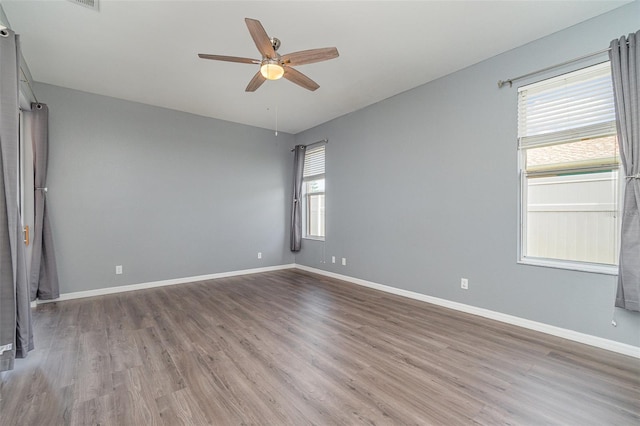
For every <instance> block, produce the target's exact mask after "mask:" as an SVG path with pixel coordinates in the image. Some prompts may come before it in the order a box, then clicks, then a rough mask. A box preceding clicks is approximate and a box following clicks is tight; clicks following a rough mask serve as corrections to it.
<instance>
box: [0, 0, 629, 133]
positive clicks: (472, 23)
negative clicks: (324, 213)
mask: <svg viewBox="0 0 640 426" xmlns="http://www.w3.org/2000/svg"><path fill="white" fill-rule="evenodd" d="M625 3H629V1H628V0H627V1H611V0H608V1H584V0H579V1H408V2H405V1H387V2H373V1H354V2H352V1H335V2H332V1H297V2H292V1H289V2H274V1H256V2H248V1H185V0H183V1H153V0H146V1H109V0H101V3H100V10H99V11H98V12H96V11H94V10H91V9H88V8H86V7H82V6H78V5H76V4H73V3H71V2H69V1H66V0H48V1H24V0H3V1H2V6H3V8H4V10H5V13H6V15H7V17H8V19H9V22H10V24H11V26H12V28H13V29H14V30H15V31H16V32H17V33H19V34H20V36H21V41H22V51H23V55H24V57H25V59H26V61H27V64H28V66H29V68H30V70H31V73H32V75H33V78H34V79H35V80H36V81H40V82H44V83H49V84H54V85H58V86H63V87H68V88H72V89H78V90H82V91H86V92H91V93H97V94H101V95H106V96H112V97H116V98H121V99H126V100H130V101H135V102H142V103H145V104H150V105H157V106H162V107H166V108H171V109H175V110H180V111H186V112H190V113H194V114H199V115H203V116H208V117H215V118H219V119H223V120H228V121H233V122H237V123H243V124H248V125H252V126H258V127H263V128H269V129H274V128H275V127H276V109H277V116H278V117H277V122H278V129H279V130H281V131H285V132H289V133H293V134H295V133H298V132H300V131H303V130H306V129H308V128H311V127H313V126H315V125H318V124H321V123H324V122H326V121H328V120H330V119H332V118H335V117H339V116H341V115H344V114H347V113H349V112H352V111H355V110H358V109H361V108H363V107H365V106H367V105H370V104H372V103H375V102H377V101H380V100H382V99H385V98H388V97H390V96H393V95H395V94H397V93H400V92H403V91H406V90H408V89H411V88H413V87H416V86H419V85H421V84H424V83H426V82H428V81H431V80H434V79H436V78H438V77H441V76H443V75H446V74H449V73H451V72H454V71H456V70H459V69H462V68H465V67H467V66H469V65H472V64H474V63H477V62H479V61H482V60H483V59H486V58H489V57H491V56H495V55H497V54H499V53H501V52H505V51H507V50H510V49H513V48H515V47H517V46H521V45H523V44H525V43H528V42H530V41H532V40H535V39H538V38H541V37H543V36H545V35H548V34H551V33H553V32H556V31H559V30H561V29H563V28H567V27H569V26H572V25H574V24H576V23H578V22H581V21H584V20H586V19H589V18H591V17H594V16H597V15H600V14H602V13H604V12H607V11H609V10H611V9H614V8H617V7H620V6H621V5H623V4H625ZM245 17H250V18H254V19H258V20H260V21H261V22H262V24H263V26H264V27H265V29H266V31H267V33H268V34H269V36H272V37H274V36H275V37H278V38H279V39H280V40H281V41H282V46H281V47H280V50H279V53H281V54H283V53H289V52H293V51H298V50H305V49H311V48H317V47H329V46H336V47H337V48H338V51H339V52H340V57H339V58H337V59H333V60H330V61H327V62H322V63H316V64H308V65H303V66H300V67H298V70H299V71H302V72H303V73H305V74H306V75H308V76H309V77H311V78H312V79H314V80H315V81H316V82H317V83H318V84H320V88H319V89H318V90H317V91H315V92H310V91H307V90H305V89H303V88H301V87H299V86H297V85H294V84H293V83H291V82H289V81H287V80H284V79H283V80H278V81H267V82H265V84H264V85H262V87H260V89H258V91H257V92H255V93H246V92H245V91H244V89H245V87H246V85H247V83H248V82H249V80H250V79H251V77H252V76H253V75H254V74H255V73H256V72H257V67H258V66H257V65H249V64H240V63H226V62H217V61H210V60H203V59H199V58H198V57H197V54H198V53H212V54H221V55H231V56H243V57H249V58H259V56H260V55H259V53H258V52H257V49H256V47H255V45H254V43H253V41H252V39H251V37H250V36H249V32H248V31H247V28H246V26H245V23H244V18H245ZM502 77H505V78H506V77H509V76H502ZM36 95H37V93H36Z"/></svg>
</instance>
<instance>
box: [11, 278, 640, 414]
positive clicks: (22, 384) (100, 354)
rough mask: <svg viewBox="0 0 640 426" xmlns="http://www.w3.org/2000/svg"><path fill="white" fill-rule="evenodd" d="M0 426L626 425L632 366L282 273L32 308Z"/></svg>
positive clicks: (635, 400) (634, 408)
mask: <svg viewBox="0 0 640 426" xmlns="http://www.w3.org/2000/svg"><path fill="white" fill-rule="evenodd" d="M33 317H34V324H35V326H34V329H35V330H34V333H35V339H36V340H35V341H36V348H37V349H36V350H35V351H34V352H31V353H30V354H29V356H28V357H27V358H26V359H25V360H20V361H18V363H17V367H16V369H15V370H13V371H11V372H7V373H3V374H2V384H1V387H0V424H2V425H3V426H4V425H67V424H71V425H97V424H100V425H143V424H150V425H151V424H157V425H162V424H164V425H178V424H189V425H205V424H216V425H227V424H269V425H288V424H292V425H306V424H318V425H325V424H340V425H350V424H394V425H395V424H446V425H454V424H476V423H478V424H523V425H539V424H569V425H590V424H593V425H605V424H617V425H625V424H628V425H638V424H640V361H639V360H638V359H634V358H630V357H626V356H623V355H619V354H615V353H611V352H607V351H604V350H600V349H596V348H593V347H589V346H586V345H581V344H579V343H574V342H570V341H566V340H563V339H560V338H555V337H552V336H548V335H545V334H541V333H537V332H534V331H531V330H526V329H521V328H518V327H515V326H509V325H505V324H502V323H499V322H495V321H491V320H487V319H483V318H479V317H476V316H473V315H467V314H463V313H460V312H455V311H451V310H448V309H445V308H441V307H438V306H433V305H429V304H426V303H423V302H419V301H415V300H411V299H406V298H402V297H398V296H393V295H389V294H386V293H382V292H378V291H375V290H371V289H367V288H363V287H358V286H355V285H353V284H349V283H346V282H342V281H338V280H334V279H330V278H326V277H322V276H317V275H314V274H310V273H306V272H302V271H299V270H283V271H277V272H269V273H263V274H256V275H247V276H242V277H233V278H225V279H219V280H215V281H208V282H201V283H193V284H185V285H179V286H172V287H162V288H157V289H151V290H142V291H136V292H130V293H121V294H115V295H109V296H101V297H95V298H91V299H81V300H72V301H66V302H59V303H51V304H44V305H39V306H38V308H37V309H36V310H34V315H33Z"/></svg>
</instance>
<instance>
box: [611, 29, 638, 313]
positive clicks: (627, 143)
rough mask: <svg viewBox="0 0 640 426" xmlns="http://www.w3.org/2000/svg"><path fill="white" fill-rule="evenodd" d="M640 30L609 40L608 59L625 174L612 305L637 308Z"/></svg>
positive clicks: (635, 309) (632, 309)
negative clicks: (614, 295)
mask: <svg viewBox="0 0 640 426" xmlns="http://www.w3.org/2000/svg"><path fill="white" fill-rule="evenodd" d="M639 38H640V31H638V32H636V33H635V34H629V37H628V38H625V37H621V38H620V39H619V40H613V41H612V42H611V46H610V47H611V50H610V51H609V58H610V59H611V75H612V79H613V93H614V99H615V105H616V124H617V128H618V143H619V145H620V158H621V160H622V166H623V169H624V172H625V174H626V184H625V193H624V204H623V210H622V234H621V237H620V267H619V268H620V270H619V272H618V291H617V294H616V302H615V305H616V306H617V307H619V308H624V309H627V310H630V311H640V211H639V210H640V209H639V207H640V130H639V129H640V108H639V107H638V97H639V96H638V92H639V91H640V48H639V47H638V39H639Z"/></svg>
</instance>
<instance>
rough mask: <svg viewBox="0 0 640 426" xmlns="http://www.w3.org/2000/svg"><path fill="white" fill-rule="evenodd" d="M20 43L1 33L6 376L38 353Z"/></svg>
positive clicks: (0, 357) (0, 265)
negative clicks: (26, 234)
mask: <svg viewBox="0 0 640 426" xmlns="http://www.w3.org/2000/svg"><path fill="white" fill-rule="evenodd" d="M19 52H20V51H19V39H18V36H17V35H16V34H15V33H14V32H13V31H11V30H9V29H6V30H3V31H2V33H0V157H2V158H1V161H0V168H1V170H0V371H5V370H10V369H12V368H13V365H14V361H15V358H16V357H25V356H26V355H27V352H28V351H30V350H31V349H33V335H32V329H31V306H30V304H29V289H28V281H27V268H26V259H25V249H24V243H23V237H22V220H21V217H20V204H19V201H18V183H19V166H18V165H19V149H20V140H19V132H18V128H19V113H18V84H19V83H18V66H19V59H18V58H19Z"/></svg>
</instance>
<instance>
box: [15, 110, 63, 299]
mask: <svg viewBox="0 0 640 426" xmlns="http://www.w3.org/2000/svg"><path fill="white" fill-rule="evenodd" d="M23 114H25V115H29V120H28V121H29V122H30V123H31V137H32V141H31V143H32V146H33V174H34V176H33V184H34V186H35V188H34V193H33V198H34V223H33V225H34V226H33V234H32V235H33V240H32V241H33V245H32V247H31V250H32V251H31V253H32V254H31V277H30V281H29V282H30V287H31V288H30V291H31V294H30V296H31V300H36V299H41V300H50V299H56V298H58V297H60V290H59V285H58V268H57V266H56V256H55V252H54V250H53V236H52V234H51V226H50V224H49V216H48V214H47V201H46V196H47V188H46V186H47V165H48V153H49V108H48V107H47V105H45V104H40V103H38V104H32V105H31V111H28V112H27V111H25V112H24V113H23Z"/></svg>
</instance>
